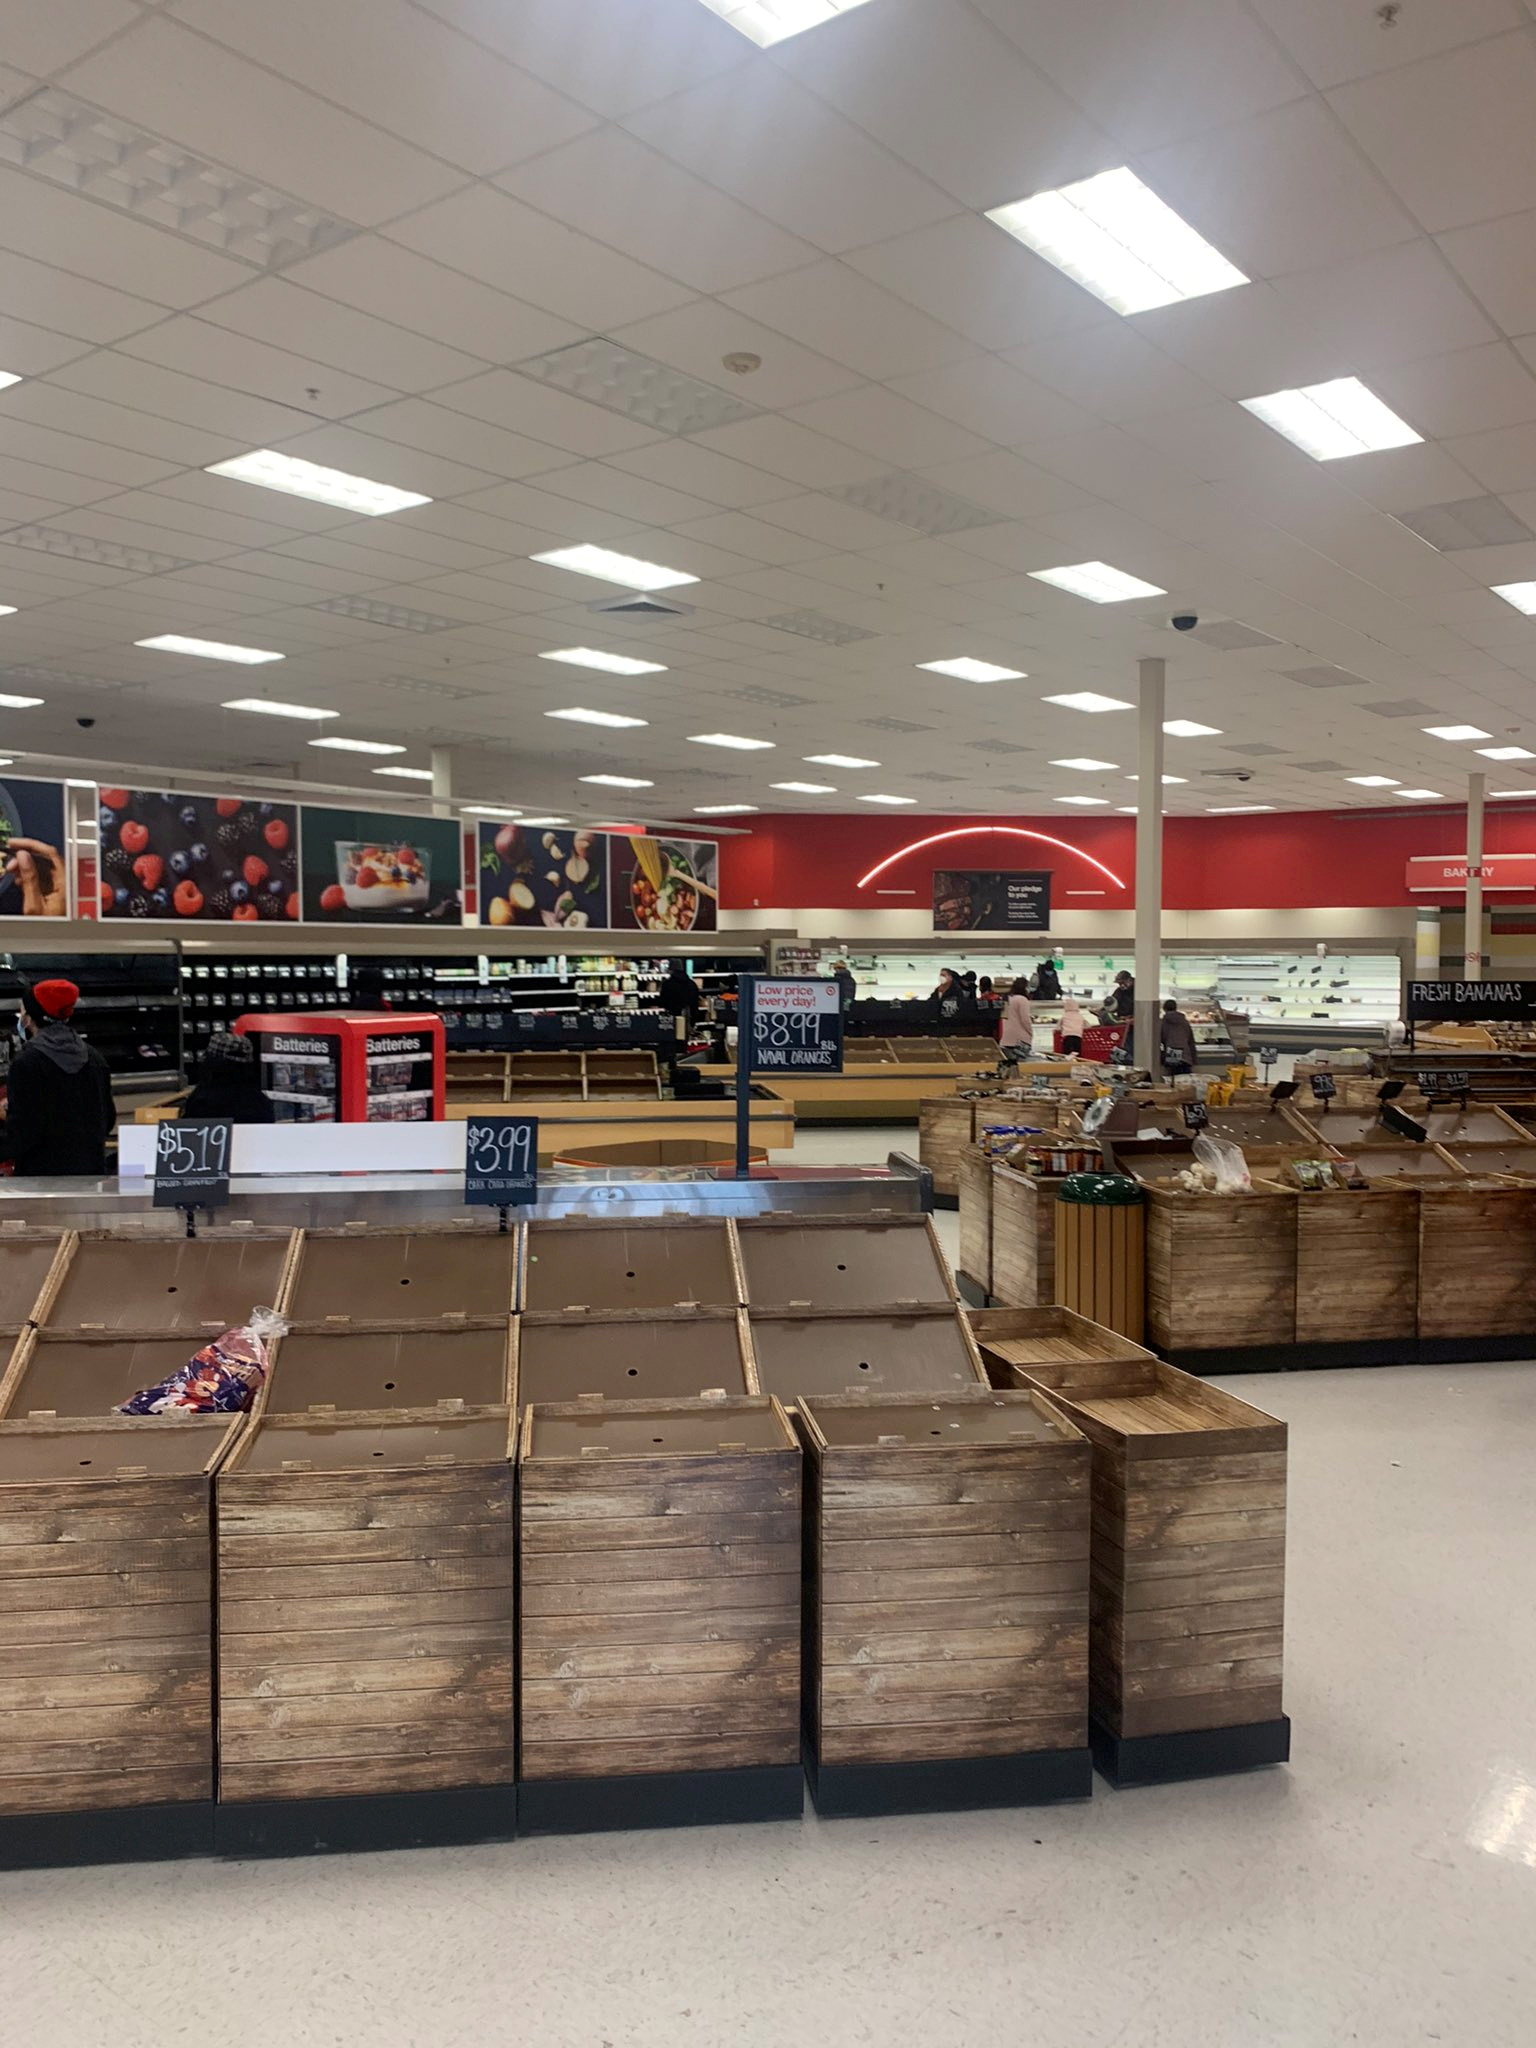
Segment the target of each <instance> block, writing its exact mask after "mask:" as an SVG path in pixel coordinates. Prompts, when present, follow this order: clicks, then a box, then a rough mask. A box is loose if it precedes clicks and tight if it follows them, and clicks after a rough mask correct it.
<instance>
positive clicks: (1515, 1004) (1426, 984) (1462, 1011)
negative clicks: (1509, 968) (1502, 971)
mask: <svg viewBox="0 0 1536 2048" xmlns="http://www.w3.org/2000/svg"><path fill="white" fill-rule="evenodd" d="M1407 1015H1408V1022H1409V1023H1410V1024H1482V1023H1489V1024H1498V1023H1511V1022H1517V1021H1519V1020H1520V1019H1522V1018H1527V1017H1536V981H1410V982H1409V984H1408V1000H1407Z"/></svg>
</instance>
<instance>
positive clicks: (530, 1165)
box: [464, 1116, 539, 1209]
mask: <svg viewBox="0 0 1536 2048" xmlns="http://www.w3.org/2000/svg"><path fill="white" fill-rule="evenodd" d="M538 1190H539V1120H538V1118H537V1117H536V1116H475V1117H470V1118H468V1119H467V1120H466V1122H465V1125H464V1200H465V1203H466V1205H467V1206H468V1207H469V1208H471V1209H511V1208H515V1207H518V1206H521V1205H523V1204H525V1203H528V1202H531V1201H533V1200H534V1199H535V1198H536V1197H537V1195H538Z"/></svg>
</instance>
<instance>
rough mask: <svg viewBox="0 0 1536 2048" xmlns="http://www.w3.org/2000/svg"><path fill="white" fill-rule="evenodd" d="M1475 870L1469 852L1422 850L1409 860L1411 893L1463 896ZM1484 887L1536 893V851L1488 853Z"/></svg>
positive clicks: (1414, 894)
mask: <svg viewBox="0 0 1536 2048" xmlns="http://www.w3.org/2000/svg"><path fill="white" fill-rule="evenodd" d="M1471 876H1472V870H1471V869H1470V868H1469V867H1468V866H1467V858H1466V855H1465V854H1459V855H1458V854H1441V853H1421V854H1416V855H1415V856H1414V857H1413V859H1411V860H1410V861H1409V863H1408V893H1409V895H1410V896H1448V897H1449V896H1463V895H1465V894H1466V888H1467V883H1468V881H1469V879H1471ZM1482 883H1483V888H1484V890H1485V891H1486V890H1489V889H1507V890H1514V891H1517V892H1518V893H1520V894H1523V895H1536V853H1491V854H1485V855H1484V857H1483V862H1482Z"/></svg>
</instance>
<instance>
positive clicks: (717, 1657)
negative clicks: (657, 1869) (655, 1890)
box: [518, 1400, 804, 1834]
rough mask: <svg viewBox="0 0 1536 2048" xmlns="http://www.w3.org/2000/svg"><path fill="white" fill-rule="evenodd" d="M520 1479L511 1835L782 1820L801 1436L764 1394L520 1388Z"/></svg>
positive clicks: (796, 1677) (794, 1796)
mask: <svg viewBox="0 0 1536 2048" xmlns="http://www.w3.org/2000/svg"><path fill="white" fill-rule="evenodd" d="M519 1490H520V1530H521V1536H520V1553H519V1570H520V1585H521V1591H520V1638H521V1653H520V1667H519V1668H520V1695H521V1696H520V1702H519V1704H520V1717H519V1745H518V1747H519V1777H520V1781H521V1782H520V1786H519V1795H518V1809H519V1828H520V1831H521V1832H523V1833H525V1834H526V1833H539V1832H546V1831H551V1830H568V1829H586V1828H612V1827H639V1826H648V1827H656V1826H670V1825H674V1824H679V1823H684V1822H694V1821H715V1820H719V1821H742V1820H777V1819H790V1818H793V1817H795V1816H797V1815H798V1814H799V1813H800V1812H801V1811H802V1808H803V1803H804V1779H803V1776H802V1772H801V1764H800V1745H801V1729H800V1671H801V1664H800V1660H801V1644H800V1613H801V1578H800V1572H801V1519H800V1517H801V1497H800V1451H799V1448H798V1445H797V1444H796V1441H795V1437H794V1434H793V1432H792V1431H791V1429H790V1427H789V1424H788V1422H787V1421H786V1419H785V1416H784V1411H783V1410H782V1408H780V1406H779V1404H778V1403H777V1402H776V1401H767V1400H708V1401H674V1402H648V1401H640V1402H633V1401H620V1402H604V1401H591V1402H580V1403H575V1404H556V1405H554V1406H549V1407H545V1406H541V1405H537V1404H536V1405H534V1406H533V1407H531V1408H530V1409H529V1410H528V1412H527V1414H526V1416H525V1418H524V1423H523V1435H522V1445H521V1460H520V1469H519Z"/></svg>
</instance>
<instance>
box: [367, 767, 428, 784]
mask: <svg viewBox="0 0 1536 2048" xmlns="http://www.w3.org/2000/svg"><path fill="white" fill-rule="evenodd" d="M373 772H374V774H375V775H394V776H397V777H398V778H399V780H400V781H401V782H430V781H431V780H432V770H431V769H430V768H375V769H374V771H373Z"/></svg>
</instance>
